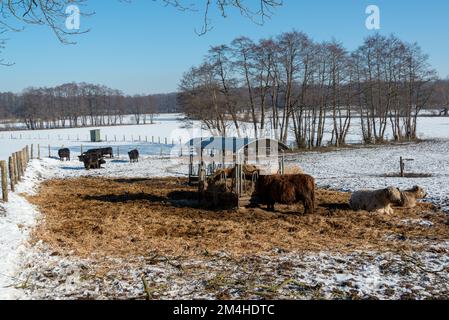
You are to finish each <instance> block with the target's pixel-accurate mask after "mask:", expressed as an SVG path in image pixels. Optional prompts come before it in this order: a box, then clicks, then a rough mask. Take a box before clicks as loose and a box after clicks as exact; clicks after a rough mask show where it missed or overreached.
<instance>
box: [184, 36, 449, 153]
mask: <svg viewBox="0 0 449 320" xmlns="http://www.w3.org/2000/svg"><path fill="white" fill-rule="evenodd" d="M179 87H180V94H179V103H180V105H181V107H182V109H183V111H184V112H185V113H186V115H187V117H188V118H189V119H195V120H201V122H202V123H203V124H204V125H205V126H206V127H207V128H208V129H209V130H210V131H211V132H214V134H218V135H223V136H226V135H228V134H234V133H235V134H237V135H238V136H242V135H243V134H244V133H243V132H242V123H243V122H242V120H243V121H245V120H247V121H249V122H250V123H251V124H252V135H254V136H256V137H262V136H267V135H269V136H272V137H273V136H274V138H276V139H278V140H281V141H283V142H287V141H288V140H294V141H295V142H296V145H297V146H298V147H303V148H304V147H305V148H314V147H320V146H322V145H323V144H324V143H325V141H324V140H323V137H324V133H325V129H327V130H329V129H328V128H331V129H330V130H331V135H332V137H331V141H330V143H331V144H332V145H335V146H339V145H343V144H345V143H346V139H347V136H348V133H349V129H350V128H351V126H352V125H353V124H354V123H355V122H358V124H359V126H360V128H361V131H362V132H361V136H362V137H363V141H364V142H365V143H379V142H382V141H384V140H385V139H386V136H387V134H391V137H394V139H395V140H396V141H401V140H404V139H415V138H416V136H417V117H418V115H419V114H420V112H421V111H422V110H423V109H424V108H431V107H434V108H443V107H444V106H446V107H447V106H448V103H449V101H448V90H449V84H448V81H442V80H439V79H438V78H437V73H436V71H435V70H434V69H433V68H432V67H431V66H430V64H429V62H428V56H427V55H426V54H425V53H423V51H422V49H421V48H420V47H419V45H418V44H416V43H407V42H404V41H402V40H400V39H399V38H398V37H396V36H394V35H390V36H384V35H380V34H375V35H372V36H370V37H368V38H366V39H365V40H364V42H363V44H361V45H360V47H358V48H357V49H356V50H354V51H353V52H349V51H348V50H347V49H346V48H345V47H344V46H343V45H342V44H341V43H340V42H338V41H336V40H332V41H328V42H322V43H317V42H315V41H313V40H312V39H311V38H310V37H308V36H307V35H306V34H305V33H302V32H298V31H292V32H286V33H282V34H280V35H278V36H276V37H273V38H269V39H262V40H259V41H253V40H252V39H250V38H247V37H240V38H237V39H235V40H234V41H232V42H231V43H230V44H228V45H219V46H215V47H212V48H211V49H210V50H209V51H208V53H207V54H206V55H205V57H204V60H203V62H202V63H201V64H200V65H198V66H194V67H192V68H191V69H190V70H189V71H187V72H186V73H185V74H184V75H183V77H182V80H181V82H180V85H179ZM387 131H388V132H387Z"/></svg>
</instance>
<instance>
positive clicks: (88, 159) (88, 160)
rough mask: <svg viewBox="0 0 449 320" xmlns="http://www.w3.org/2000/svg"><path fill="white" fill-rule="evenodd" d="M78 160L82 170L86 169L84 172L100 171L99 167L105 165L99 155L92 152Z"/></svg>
mask: <svg viewBox="0 0 449 320" xmlns="http://www.w3.org/2000/svg"><path fill="white" fill-rule="evenodd" d="M78 158H79V159H80V161H81V162H83V163H84V168H86V170H90V169H101V165H102V164H105V163H106V161H105V160H104V159H103V157H102V156H101V155H99V154H98V153H93V152H91V153H84V154H82V155H80V156H79V157H78Z"/></svg>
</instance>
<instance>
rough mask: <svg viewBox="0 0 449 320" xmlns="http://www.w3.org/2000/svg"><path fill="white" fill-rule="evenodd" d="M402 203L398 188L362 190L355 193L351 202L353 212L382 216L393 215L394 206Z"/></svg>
mask: <svg viewBox="0 0 449 320" xmlns="http://www.w3.org/2000/svg"><path fill="white" fill-rule="evenodd" d="M400 201H401V192H400V191H399V189H398V188H395V187H389V188H387V189H382V190H362V191H357V192H354V193H353V194H352V196H351V199H350V200H349V205H350V206H351V208H352V209H353V210H366V211H369V212H376V213H381V214H384V213H386V214H392V213H393V212H394V211H393V208H392V207H391V205H392V204H396V203H399V202H400Z"/></svg>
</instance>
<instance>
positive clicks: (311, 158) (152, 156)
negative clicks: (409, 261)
mask: <svg viewBox="0 0 449 320" xmlns="http://www.w3.org/2000/svg"><path fill="white" fill-rule="evenodd" d="M183 125H184V124H183V123H181V122H180V121H178V120H176V118H172V117H166V118H165V119H163V118H159V119H158V120H157V123H156V124H154V125H146V126H124V127H111V128H101V130H102V132H103V134H104V135H105V134H107V135H108V140H110V139H112V138H113V137H114V135H116V136H117V137H119V136H123V135H125V136H127V137H128V138H130V136H131V135H133V137H134V140H136V139H138V136H139V135H141V140H142V139H144V138H143V137H144V136H148V137H151V136H153V135H154V136H155V137H159V136H160V137H168V138H171V139H174V140H176V139H179V138H182V139H183V140H185V137H186V135H185V132H186V130H185V128H183ZM88 130H89V129H65V130H51V131H48V132H43V131H41V132H29V131H27V132H23V133H20V132H14V133H13V134H14V135H15V136H17V135H18V134H22V135H23V136H22V138H23V140H19V139H10V137H8V136H7V133H5V132H3V133H0V145H1V148H0V159H5V158H6V157H7V156H8V155H9V154H10V153H11V152H14V151H17V150H18V149H20V148H21V147H22V146H24V145H26V144H30V143H34V144H37V143H40V142H39V141H42V144H43V145H46V144H49V143H50V144H52V145H54V147H53V148H54V150H53V152H55V151H56V149H57V148H58V146H59V147H60V146H61V145H62V144H64V145H65V146H71V148H72V150H73V151H74V152H76V151H77V152H79V147H80V143H82V140H83V139H84V141H85V139H86V138H87V137H86V135H87V134H88ZM418 131H419V132H422V133H423V135H422V136H423V137H425V138H429V139H430V138H439V139H438V140H432V141H427V142H423V143H419V144H403V145H395V146H379V147H369V148H368V147H367V148H357V149H342V150H339V151H332V152H324V153H317V152H310V153H302V154H297V155H289V156H288V158H287V162H289V163H294V164H298V165H300V166H301V167H303V169H304V170H305V171H306V172H307V173H310V174H311V175H313V176H315V177H316V178H317V183H318V184H319V185H320V186H322V187H329V188H333V189H338V190H343V191H353V190H357V189H360V188H380V187H385V186H389V185H395V186H398V187H401V188H409V187H412V186H414V185H420V186H422V187H424V188H426V189H427V191H428V195H429V198H428V199H427V201H431V202H433V203H434V204H436V205H438V206H440V207H442V208H443V209H445V210H447V211H448V212H449V120H448V119H447V118H422V119H420V129H419V130H418ZM2 134H3V135H4V136H3V139H1V135H2ZM38 134H41V136H40V138H41V139H40V140H39V139H37V140H35V139H34V138H35V136H34V135H38ZM49 134H50V139H49V140H45V137H44V136H45V135H47V139H48V135H49ZM58 134H59V135H60V137H58ZM65 134H70V135H71V136H72V137H73V136H74V135H75V134H76V135H78V134H79V135H80V141H78V139H77V137H76V138H72V139H71V140H70V141H63V140H59V139H60V138H61V136H62V135H65ZM26 135H33V136H30V137H28V139H25V136H26ZM83 135H84V136H83ZM103 137H104V136H103ZM122 138H123V137H122ZM118 140H119V139H118ZM125 140H127V139H125ZM84 144H85V146H83V148H86V149H87V148H88V147H89V146H94V145H92V144H90V143H86V142H84ZM101 145H104V144H101ZM108 145H114V146H119V147H120V149H121V153H122V154H124V153H125V152H126V151H128V150H127V149H130V148H133V147H136V146H137V147H139V149H141V150H144V151H143V152H142V153H143V154H144V155H145V157H144V159H142V161H141V162H139V163H137V164H133V165H130V164H128V162H127V159H126V158H125V157H122V158H118V159H113V160H108V163H107V165H106V166H105V169H102V170H98V171H85V170H84V169H83V168H82V164H81V163H80V162H78V161H76V160H74V161H71V162H63V163H62V162H59V161H57V160H55V159H48V158H44V159H43V160H41V161H38V160H33V161H32V162H31V164H30V166H29V168H28V170H27V173H26V177H25V179H24V181H23V182H22V183H20V184H19V185H18V191H17V192H16V193H11V194H10V202H9V203H7V204H1V203H0V299H2V298H3V299H5V298H6V299H21V298H70V297H72V296H76V295H77V294H78V295H79V294H82V293H83V292H89V294H90V295H91V296H92V297H97V298H102V297H103V298H107V296H102V294H101V293H100V291H101V290H103V289H105V288H110V287H119V288H121V290H124V291H127V290H128V289H129V290H130V291H131V292H133V291H132V290H137V291H139V292H141V289H140V287H139V285H140V284H139V283H140V282H139V274H138V273H136V274H129V275H128V276H129V277H130V278H132V279H131V280H130V279H125V277H124V278H123V279H118V280H116V282H114V281H113V280H111V281H109V282H108V281H99V280H98V279H97V280H95V279H92V280H86V281H84V282H82V281H81V278H83V277H82V275H81V273H82V272H83V270H84V267H83V266H84V265H85V264H88V263H89V262H88V261H79V260H77V261H75V260H71V259H70V258H64V259H62V258H59V257H52V256H49V253H48V252H45V250H40V249H39V247H42V246H44V245H43V244H40V245H38V246H37V247H33V248H30V246H29V244H28V243H27V239H28V236H29V232H30V230H31V229H32V228H33V226H34V224H35V221H36V219H37V218H38V217H39V213H38V212H37V210H36V209H35V208H34V207H33V206H32V205H30V204H29V203H28V202H27V201H26V199H25V198H24V197H23V196H22V195H21V194H22V193H24V194H33V193H34V192H35V191H36V190H37V188H38V186H39V184H40V183H41V182H42V181H44V180H47V179H51V178H67V177H80V176H86V175H89V176H95V175H99V176H102V177H128V178H129V177H167V176H184V175H185V174H186V173H187V170H188V162H187V159H185V158H182V159H180V158H172V157H168V156H165V157H160V156H159V154H160V150H161V147H162V148H164V152H163V153H164V154H167V155H168V154H169V150H170V147H169V146H167V147H164V146H161V145H158V144H157V143H156V144H151V143H145V142H140V143H139V142H136V141H134V142H130V141H129V140H128V142H126V141H125V142H123V141H117V142H114V143H108ZM77 148H78V149H77ZM165 148H167V149H165ZM41 155H42V156H43V157H45V156H46V152H45V150H44V149H43V150H42V151H41ZM400 156H403V157H405V158H413V159H414V161H413V162H408V163H407V164H406V170H407V172H414V173H422V174H430V175H431V177H430V178H407V179H403V178H402V179H400V178H386V177H385V175H386V174H391V173H395V172H397V171H398V170H399V157H400ZM444 249H445V250H447V249H448V246H447V245H445V248H444ZM366 256H367V257H370V258H369V259H365V258H366ZM415 258H416V259H420V260H422V261H421V263H422V264H423V265H425V266H426V267H427V268H428V269H440V268H443V267H445V266H447V264H448V263H449V261H447V257H446V259H443V258H442V257H441V256H436V257H434V256H432V255H431V254H427V255H423V256H419V255H418V256H417V257H415ZM261 259H262V260H263V259H265V258H261ZM400 259H401V257H399V256H397V255H395V254H388V253H384V254H377V253H375V252H372V253H369V252H365V253H363V254H362V253H361V254H360V255H357V254H352V255H350V256H341V255H336V254H333V253H326V252H323V253H321V254H319V255H316V254H307V255H303V254H299V253H298V254H293V255H289V254H280V255H279V257H278V259H277V260H276V261H271V262H269V263H267V270H266V271H267V274H269V273H270V272H272V271H273V270H272V268H274V269H276V268H277V266H278V265H280V264H281V263H283V262H285V260H289V261H291V262H292V264H293V266H295V265H297V266H296V267H295V268H293V269H292V270H291V272H292V274H290V275H289V277H291V276H294V277H295V279H297V278H301V276H302V277H304V278H306V279H308V280H307V281H306V282H307V284H308V285H310V286H314V285H316V284H317V283H319V284H321V285H323V284H326V285H328V286H329V288H336V287H339V283H342V282H348V281H350V282H352V283H354V285H355V287H358V288H359V289H360V290H359V294H360V295H361V296H366V297H370V296H374V297H381V298H399V297H401V294H404V295H406V294H407V293H410V292H412V291H413V290H415V291H416V292H420V294H418V295H417V297H420V298H425V297H428V296H429V294H430V293H429V290H427V289H426V288H432V287H434V288H435V290H434V291H432V294H434V295H437V294H439V293H438V292H439V291H438V290H440V289H441V290H440V291H445V290H446V292H447V290H448V288H447V287H444V286H447V283H448V281H447V280H448V279H446V278H445V279H444V281H445V282H444V281H443V282H442V283H446V285H442V284H441V282H440V280H441V278H440V276H439V275H438V276H436V275H422V274H420V273H419V270H415V272H414V273H412V274H408V275H404V276H401V275H400V274H397V273H393V272H392V273H391V274H385V268H384V267H383V264H386V263H387V262H388V263H393V264H394V262H397V261H399V260H400ZM219 261H221V260H220V259H218V258H217V261H216V263H212V265H211V268H212V270H213V271H212V272H211V273H210V274H209V276H212V275H214V274H217V275H218V273H219V272H220V271H219V270H220V269H223V268H225V267H226V265H225V264H220V262H219ZM342 261H343V262H342ZM192 263H193V262H192ZM223 263H224V262H223ZM318 264H319V265H321V267H320V268H318V267H317V265H318ZM348 265H350V266H351V269H350V271H346V272H344V271H342V270H344V269H345V268H347V267H348ZM24 267H25V268H24ZM268 267H269V268H268ZM271 267H272V268H271ZM270 268H271V269H270ZM171 269H173V268H172V267H170V266H168V267H167V266H166V265H164V263H163V262H161V263H160V264H157V265H156V266H152V267H148V269H147V270H144V272H146V273H147V274H148V276H149V277H153V278H157V277H158V275H159V276H160V277H161V279H165V280H167V283H165V285H173V286H174V287H173V288H174V289H173V291H172V293H173V296H167V297H165V296H164V297H163V298H210V297H208V296H207V295H200V294H198V293H195V291H194V290H193V291H191V292H190V291H189V292H187V291H186V290H179V292H178V293H176V292H175V291H176V290H175V289H176V288H183V284H186V285H187V284H188V286H187V288H195V286H197V287H198V286H199V285H200V284H199V283H193V282H194V281H193V280H192V281H191V282H192V283H187V282H189V281H188V280H186V279H183V280H181V279H177V280H176V279H175V280H173V277H176V274H177V273H176V272H177V271H176V270H171ZM70 270H71V271H70ZM164 270H165V271H164ZM125 271H126V266H125V265H124V269H123V270H122V271H120V270H119V272H123V273H125ZM140 271H141V272H142V270H140ZM42 272H49V273H52V274H53V278H52V277H50V278H51V279H53V280H49V279H47V280H45V281H47V282H46V286H44V287H42V288H37V287H33V290H30V287H29V285H28V282H32V281H35V282H39V281H44V280H42V279H40V278H41V277H42ZM308 274H315V275H316V276H315V277H314V278H312V280H310V277H308V276H307V275H308ZM236 277H239V273H236ZM307 277H308V278H307ZM444 277H446V276H444ZM281 278H282V277H281ZM170 279H171V280H170ZM165 280H161V282H164V281H165ZM169 280H170V281H172V280H173V281H174V283H172V284H170V283H169V282H170V281H169ZM130 281H131V282H130ZM413 281H416V283H417V284H416V286H415V287H414V288H408V287H407V286H405V285H403V284H404V283H405V282H407V283H408V284H409V283H410V282H413ZM130 283H132V285H131V286H130ZM438 286H439V287H438ZM92 288H96V289H92ZM136 288H138V289H136ZM388 288H395V290H397V291H395V293H394V294H392V295H388V294H387V293H388ZM437 289H438V290H437ZM83 290H84V291H83ZM91 290H93V291H91ZM95 290H96V292H95ZM329 290H330V289H329ZM329 290H328V291H326V292H323V295H324V296H325V297H328V298H329V297H332V290H330V291H329ZM137 291H136V292H137ZM109 297H110V296H109ZM237 297H238V296H237ZM310 297H311V298H313V296H310Z"/></svg>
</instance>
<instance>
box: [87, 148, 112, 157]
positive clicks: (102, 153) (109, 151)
mask: <svg viewBox="0 0 449 320" xmlns="http://www.w3.org/2000/svg"><path fill="white" fill-rule="evenodd" d="M85 153H86V154H91V153H95V154H98V155H99V156H100V157H104V156H109V157H110V158H114V153H113V151H112V148H111V147H108V148H99V149H91V150H87V151H86V152H85Z"/></svg>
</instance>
